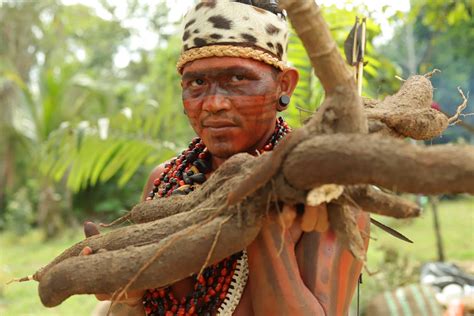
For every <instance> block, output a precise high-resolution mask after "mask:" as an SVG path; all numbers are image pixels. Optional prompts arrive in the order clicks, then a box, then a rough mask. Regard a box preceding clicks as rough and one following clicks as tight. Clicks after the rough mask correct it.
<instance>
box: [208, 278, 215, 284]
mask: <svg viewBox="0 0 474 316" xmlns="http://www.w3.org/2000/svg"><path fill="white" fill-rule="evenodd" d="M213 283H214V278H213V277H209V279H207V285H212V284H213Z"/></svg>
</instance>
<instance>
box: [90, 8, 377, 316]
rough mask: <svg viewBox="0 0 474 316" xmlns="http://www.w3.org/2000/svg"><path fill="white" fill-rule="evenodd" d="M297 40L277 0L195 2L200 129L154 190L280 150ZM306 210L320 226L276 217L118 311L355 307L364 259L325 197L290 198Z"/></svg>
mask: <svg viewBox="0 0 474 316" xmlns="http://www.w3.org/2000/svg"><path fill="white" fill-rule="evenodd" d="M262 2H266V3H267V4H263V5H262V4H258V3H262ZM259 6H260V7H259ZM287 42H288V27H287V23H286V21H285V16H284V14H283V13H282V12H281V11H279V9H278V6H277V5H276V4H275V1H254V3H253V5H252V1H248V0H247V1H244V0H240V1H230V0H219V1H206V2H202V3H199V4H198V5H196V6H195V7H194V8H193V9H191V10H190V12H189V13H188V14H187V15H186V17H185V21H184V34H183V49H182V54H181V56H180V59H179V61H178V65H177V67H178V71H179V73H180V74H181V75H182V81H181V86H182V98H183V104H184V110H185V113H186V115H187V116H188V118H189V121H190V123H191V125H192V127H193V129H194V131H195V132H196V134H197V135H198V138H195V139H194V140H193V141H192V142H191V143H190V145H189V148H188V149H187V150H185V151H184V152H183V153H182V154H181V155H179V156H178V157H177V158H175V159H173V160H171V161H169V162H168V163H166V164H163V165H160V166H158V167H157V168H156V169H155V170H154V171H153V172H152V174H151V175H150V178H149V180H148V183H147V185H146V187H145V193H144V197H143V198H144V199H148V200H150V199H153V198H166V197H168V196H170V195H175V194H187V193H189V192H191V191H193V190H195V189H197V188H198V186H199V184H201V183H202V182H204V181H205V180H206V178H208V176H209V175H210V174H211V173H212V172H213V171H214V170H216V169H217V168H219V166H220V165H221V164H222V163H223V162H224V161H226V159H228V158H229V157H231V156H232V155H234V154H236V153H241V152H247V153H250V154H255V155H256V154H258V153H263V152H265V151H271V150H272V149H273V147H274V146H276V145H277V144H278V141H279V140H280V139H281V138H282V137H283V136H284V135H285V134H287V133H289V132H290V128H289V127H288V125H287V124H286V123H285V122H284V121H283V119H281V118H277V112H279V111H283V110H284V109H285V108H286V107H287V106H288V104H289V100H290V96H291V95H292V92H293V90H294V89H295V86H296V84H297V81H298V73H297V71H296V70H295V69H294V68H292V67H289V66H288V65H287V64H286V55H287V52H286V49H287ZM315 167H316V168H317V166H315ZM297 209H299V211H300V212H298V214H301V212H303V211H304V212H309V211H311V212H313V213H314V212H315V213H316V214H318V218H316V219H315V224H314V225H310V227H315V228H316V231H313V229H310V230H308V229H306V230H305V231H303V230H302V225H301V218H299V219H297V220H296V221H294V222H293V223H292V225H290V226H289V227H287V228H283V227H282V226H281V225H280V224H279V223H278V222H276V221H275V222H271V223H268V224H266V225H265V226H264V227H263V228H262V230H261V232H260V234H259V235H258V237H257V238H256V240H255V241H254V242H253V243H252V244H251V245H250V246H249V247H248V248H247V249H246V251H244V252H241V253H238V254H235V255H233V256H231V257H229V258H226V259H225V260H223V261H222V262H220V263H217V264H215V265H212V266H210V267H208V268H206V269H205V270H204V273H203V274H202V275H200V276H199V277H198V276H197V275H194V276H193V277H189V278H187V279H184V280H181V281H179V282H177V283H175V284H173V285H171V286H170V287H168V288H163V289H150V290H147V291H144V292H140V291H139V292H133V293H128V296H127V299H126V300H124V301H122V302H121V303H122V304H117V305H118V308H117V310H116V311H114V315H144V314H146V315H242V316H249V315H331V316H333V315H346V314H347V313H348V309H349V305H350V302H351V298H352V295H353V293H354V289H355V287H356V285H357V281H358V278H359V274H360V271H361V269H362V265H363V263H362V262H360V261H357V260H356V259H355V258H354V257H353V256H352V255H351V254H350V253H349V252H348V251H347V250H346V249H343V248H342V247H341V245H340V243H339V242H338V240H337V238H336V237H335V234H334V232H333V231H332V230H331V229H327V226H328V225H327V213H326V207H325V206H324V205H322V206H319V207H317V208H316V209H309V207H306V208H305V207H303V208H301V207H297V206H293V205H285V206H284V207H283V212H290V213H291V212H293V213H294V214H296V213H297ZM300 217H301V216H300ZM303 217H304V216H303ZM357 218H358V224H359V227H360V229H361V230H363V231H365V232H366V233H365V234H363V236H365V244H366V246H367V243H368V240H367V238H368V229H369V217H368V215H367V214H365V213H363V212H359V213H358V215H357ZM316 223H317V224H316ZM282 229H283V230H284V231H283V232H282ZM282 236H283V243H282V240H281V237H282ZM85 252H86V253H87V251H85ZM109 297H110V296H107V295H99V296H98V298H99V299H107V298H109Z"/></svg>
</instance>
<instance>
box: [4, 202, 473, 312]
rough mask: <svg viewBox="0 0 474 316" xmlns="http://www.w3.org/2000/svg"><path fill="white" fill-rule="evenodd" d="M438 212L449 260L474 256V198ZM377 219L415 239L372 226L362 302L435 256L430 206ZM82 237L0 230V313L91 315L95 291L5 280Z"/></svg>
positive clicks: (35, 266)
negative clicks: (54, 291)
mask: <svg viewBox="0 0 474 316" xmlns="http://www.w3.org/2000/svg"><path fill="white" fill-rule="evenodd" d="M439 213H440V222H441V231H442V235H443V241H444V248H445V252H446V258H447V259H448V260H450V261H474V246H473V245H474V198H472V197H468V198H466V199H462V200H456V201H443V202H442V203H441V205H440V208H439ZM377 219H378V220H380V221H381V222H383V223H385V224H388V225H389V226H391V227H394V228H396V229H397V230H399V231H400V232H402V233H403V234H405V235H406V236H408V237H409V238H410V239H412V240H413V241H414V243H413V244H408V243H405V242H403V241H400V240H398V239H395V238H394V237H392V236H390V235H388V234H387V233H385V232H383V231H381V230H379V229H378V228H376V227H373V228H372V232H371V234H372V236H373V237H375V238H376V239H377V240H376V241H374V240H372V241H371V245H370V249H369V253H368V258H367V267H368V269H369V270H371V271H377V270H378V271H382V272H381V273H379V274H376V275H375V276H372V277H371V276H368V275H367V273H364V284H363V285H362V286H361V301H362V304H364V302H366V301H367V300H368V299H369V298H370V297H373V295H375V294H376V293H378V292H379V291H380V290H381V289H385V288H389V287H391V286H395V285H397V284H402V283H404V282H409V281H411V280H412V279H413V276H416V275H417V274H418V270H417V268H418V267H419V266H420V264H422V263H424V262H427V261H433V260H436V247H435V237H434V231H433V218H432V212H431V210H430V209H427V210H426V211H425V213H424V214H423V215H422V216H421V217H420V218H417V219H415V220H410V221H397V220H391V219H386V218H380V217H377ZM82 238H83V237H82V232H81V229H80V228H78V229H77V230H75V231H74V232H69V233H68V234H64V235H63V236H61V237H60V238H57V239H55V240H52V241H48V242H43V237H42V235H41V233H40V232H39V231H36V230H33V231H31V232H30V233H28V234H26V235H24V236H16V235H14V234H12V233H8V232H7V233H2V234H0V249H1V252H0V315H2V316H26V315H31V316H42V315H45V316H50V315H61V316H63V315H64V316H68V315H90V313H91V311H92V309H93V308H94V306H95V304H96V303H97V301H96V300H95V298H94V297H93V296H87V295H79V296H73V297H71V298H69V299H68V300H66V301H65V302H64V303H63V304H61V305H60V306H58V307H56V308H45V307H43V305H42V304H41V302H40V300H39V297H38V294H37V286H38V284H37V283H36V282H26V283H14V284H10V285H8V286H5V282H7V281H8V280H10V279H12V278H14V277H22V276H25V275H29V274H32V273H33V272H34V271H36V270H37V269H38V268H39V267H41V266H43V265H45V264H46V263H48V262H49V261H50V260H51V259H52V258H53V257H55V256H56V255H58V254H59V253H60V252H61V251H62V250H64V249H65V248H67V247H69V246H70V245H72V244H73V243H75V242H77V241H79V240H81V239H82Z"/></svg>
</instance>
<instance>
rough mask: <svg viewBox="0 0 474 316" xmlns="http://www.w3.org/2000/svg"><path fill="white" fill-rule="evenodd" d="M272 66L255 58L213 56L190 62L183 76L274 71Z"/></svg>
mask: <svg viewBox="0 0 474 316" xmlns="http://www.w3.org/2000/svg"><path fill="white" fill-rule="evenodd" d="M272 68H273V67H272V66H270V65H267V64H265V63H263V62H259V61H256V60H253V59H248V58H240V57H211V58H204V59H198V60H195V61H192V62H189V63H187V64H186V65H185V67H184V68H183V78H185V77H188V76H190V75H191V74H196V73H202V74H214V75H225V74H226V73H235V72H257V71H258V72H262V71H272Z"/></svg>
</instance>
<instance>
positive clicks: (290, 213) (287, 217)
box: [280, 204, 296, 228]
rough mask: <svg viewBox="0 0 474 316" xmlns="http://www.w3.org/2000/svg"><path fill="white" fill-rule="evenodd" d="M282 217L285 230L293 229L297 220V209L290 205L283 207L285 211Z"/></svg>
mask: <svg viewBox="0 0 474 316" xmlns="http://www.w3.org/2000/svg"><path fill="white" fill-rule="evenodd" d="M280 216H281V219H282V222H283V225H284V226H285V228H288V227H291V226H292V225H293V222H294V221H295V218H296V209H295V207H294V206H292V205H289V204H285V205H283V210H282V212H281V215H280Z"/></svg>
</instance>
